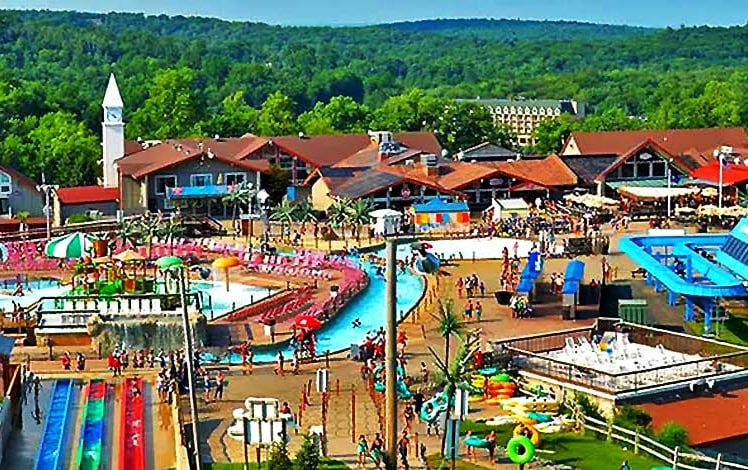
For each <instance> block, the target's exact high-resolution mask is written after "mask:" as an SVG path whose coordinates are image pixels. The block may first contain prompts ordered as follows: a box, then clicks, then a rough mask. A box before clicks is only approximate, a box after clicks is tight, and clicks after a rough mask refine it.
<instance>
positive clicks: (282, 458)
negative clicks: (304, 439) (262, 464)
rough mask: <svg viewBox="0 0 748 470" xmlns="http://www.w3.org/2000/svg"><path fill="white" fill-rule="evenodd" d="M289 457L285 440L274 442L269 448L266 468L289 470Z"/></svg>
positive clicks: (290, 464) (270, 469)
mask: <svg viewBox="0 0 748 470" xmlns="http://www.w3.org/2000/svg"><path fill="white" fill-rule="evenodd" d="M292 465H293V464H292V463H291V457H289V456H288V446H287V445H286V442H285V441H281V442H276V443H274V444H273V446H272V447H271V448H270V457H269V458H268V462H267V468H268V470H289V469H290V468H291V467H292Z"/></svg>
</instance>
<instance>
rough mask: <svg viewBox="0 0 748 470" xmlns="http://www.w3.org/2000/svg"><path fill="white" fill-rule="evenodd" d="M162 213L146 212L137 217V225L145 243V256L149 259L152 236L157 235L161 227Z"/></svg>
mask: <svg viewBox="0 0 748 470" xmlns="http://www.w3.org/2000/svg"><path fill="white" fill-rule="evenodd" d="M162 220H163V215H162V214H161V212H157V213H155V214H154V213H152V212H146V213H145V214H143V215H142V216H141V217H140V218H139V219H138V227H139V228H140V233H141V234H142V237H143V240H144V241H145V244H146V249H145V253H146V258H147V259H151V248H152V247H153V237H155V236H157V235H158V233H159V230H160V229H161V221H162Z"/></svg>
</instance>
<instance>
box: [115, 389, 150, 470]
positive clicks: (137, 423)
mask: <svg viewBox="0 0 748 470" xmlns="http://www.w3.org/2000/svg"><path fill="white" fill-rule="evenodd" d="M133 389H137V390H139V391H140V394H138V395H137V396H136V394H135V393H133ZM121 396H122V418H121V422H120V426H121V429H120V443H119V445H120V449H119V462H118V463H117V468H118V469H119V470H125V469H127V470H144V469H145V467H146V463H145V445H144V444H145V442H144V441H145V436H144V423H145V420H144V417H143V415H144V412H145V406H144V404H143V379H134V378H129V379H127V380H126V381H125V382H124V383H123V384H122V395H121Z"/></svg>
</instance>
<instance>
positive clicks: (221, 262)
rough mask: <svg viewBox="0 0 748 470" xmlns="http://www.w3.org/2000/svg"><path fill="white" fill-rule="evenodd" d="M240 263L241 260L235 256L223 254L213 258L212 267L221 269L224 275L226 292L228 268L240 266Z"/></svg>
mask: <svg viewBox="0 0 748 470" xmlns="http://www.w3.org/2000/svg"><path fill="white" fill-rule="evenodd" d="M241 264H242V262H241V260H240V259H239V258H237V257H236V256H224V257H222V258H216V259H215V260H213V264H212V266H213V269H223V272H224V274H225V275H226V292H228V291H229V269H231V268H235V267H237V266H240V265H241Z"/></svg>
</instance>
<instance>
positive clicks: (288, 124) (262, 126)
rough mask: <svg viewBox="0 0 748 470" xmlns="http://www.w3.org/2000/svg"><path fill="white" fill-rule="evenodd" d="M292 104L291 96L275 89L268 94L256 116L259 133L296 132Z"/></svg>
mask: <svg viewBox="0 0 748 470" xmlns="http://www.w3.org/2000/svg"><path fill="white" fill-rule="evenodd" d="M296 129H297V125H296V119H295V118H294V104H293V101H292V100H291V98H289V97H288V96H286V95H284V94H283V93H281V92H279V91H276V92H275V93H273V94H271V95H270V96H268V98H267V99H266V100H265V102H264V103H262V107H261V108H260V114H259V116H258V118H257V130H258V131H259V133H260V135H289V134H293V133H294V132H296Z"/></svg>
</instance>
